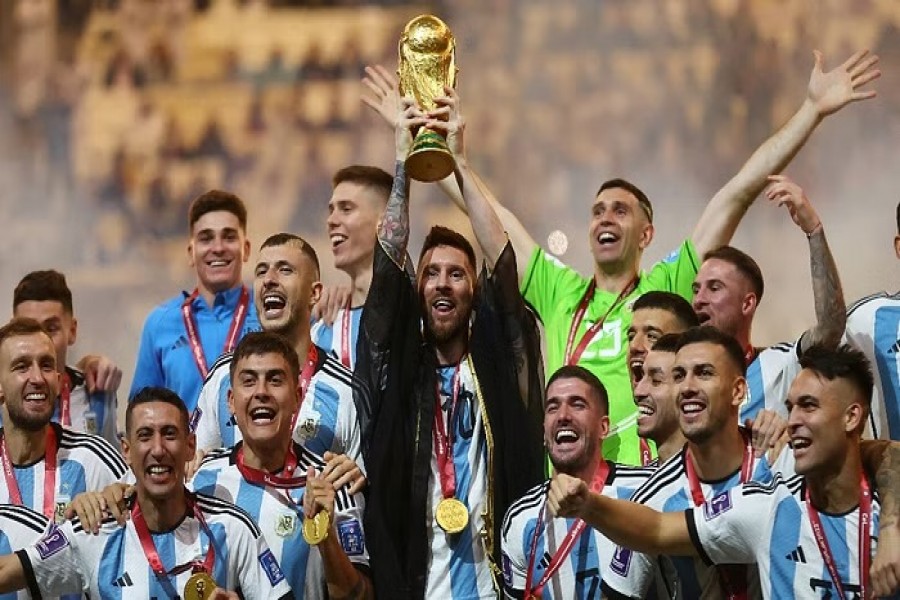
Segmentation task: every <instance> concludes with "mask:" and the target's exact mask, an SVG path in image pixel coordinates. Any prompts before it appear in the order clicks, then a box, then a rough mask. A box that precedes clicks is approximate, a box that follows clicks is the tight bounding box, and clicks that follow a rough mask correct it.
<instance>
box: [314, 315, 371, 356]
mask: <svg viewBox="0 0 900 600" xmlns="http://www.w3.org/2000/svg"><path fill="white" fill-rule="evenodd" d="M362 311H363V307H362V306H357V307H355V308H351V309H350V311H349V312H350V318H349V323H348V324H349V326H350V327H349V336H348V338H347V342H348V344H349V348H348V350H349V351H350V352H349V353H350V356H349V357H348V359H349V365H350V366H349V368H350V370H353V367H354V366H355V365H356V339H357V338H358V337H359V321H360V319H361V318H362ZM347 312H348V311H347V309H346V308H342V309H341V310H339V311H338V314H337V317H336V318H335V320H334V323H332V324H331V325H326V324H325V321H323V320H322V319H319V320H317V321H315V322H313V324H312V327H311V328H310V336H311V339H312V341H313V344H315V345H316V346H318V347H320V348H324V349H325V350H326V351H327V352H328V354H330V355H331V356H333V357H334V358H336V359H337V361H338V362H339V363H341V364H344V360H343V359H344V356H343V353H344V351H343V348H342V347H341V346H342V344H343V335H344V315H345V314H346V313H347Z"/></svg>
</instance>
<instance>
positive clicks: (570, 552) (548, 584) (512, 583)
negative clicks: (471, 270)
mask: <svg viewBox="0 0 900 600" xmlns="http://www.w3.org/2000/svg"><path fill="white" fill-rule="evenodd" d="M608 406H609V399H608V397H607V395H606V389H605V388H604V387H603V384H602V383H600V380H599V379H597V377H596V376H595V375H594V374H593V373H591V372H590V371H588V370H587V369H585V368H583V367H579V366H577V365H568V366H564V367H560V369H559V370H558V371H556V373H554V374H553V375H552V376H551V377H550V382H549V384H548V385H547V401H546V403H545V407H544V446H545V447H546V448H547V452H548V453H549V455H550V460H551V462H552V463H553V469H554V471H555V472H557V473H566V474H568V475H571V476H572V477H576V478H579V479H580V480H582V481H584V482H585V483H586V484H587V485H589V486H590V487H591V489H592V490H593V491H595V492H597V493H601V494H603V495H607V496H611V497H613V498H628V497H630V496H631V494H632V492H633V491H634V489H635V488H636V487H638V486H639V485H640V484H641V483H643V482H644V480H645V479H646V478H647V477H648V476H649V475H650V473H651V472H652V471H651V470H649V469H642V468H638V467H629V466H623V465H618V464H616V463H612V462H609V461H606V460H604V458H603V456H602V455H601V453H600V446H601V444H602V443H603V436H605V435H606V434H607V432H608V431H609V417H608V416H607V414H606V412H607V407H608ZM549 486H550V482H549V481H545V482H544V483H542V484H540V485H538V486H536V487H534V488H532V489H531V490H529V491H528V493H526V494H525V495H524V496H522V497H521V498H520V499H518V500H517V501H516V502H514V503H513V504H512V506H510V507H509V510H508V511H507V512H506V517H505V518H504V520H503V530H502V531H503V588H504V591H505V595H506V597H508V598H535V597H541V598H544V599H545V600H549V599H551V598H559V599H565V600H574V599H577V598H584V599H586V600H587V599H593V598H598V597H599V594H600V583H601V581H602V573H603V570H604V569H605V568H606V567H607V566H608V565H609V563H610V560H611V559H612V558H613V553H614V551H615V549H616V546H615V544H613V543H612V542H610V541H609V540H607V539H606V538H605V537H603V536H602V535H601V534H600V533H599V532H597V531H596V530H591V529H588V530H587V531H585V530H584V523H583V522H579V521H578V520H576V519H565V518H553V517H552V515H550V514H549V513H548V511H547V510H546V499H547V490H548V488H549Z"/></svg>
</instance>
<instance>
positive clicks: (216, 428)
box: [191, 348, 362, 466]
mask: <svg viewBox="0 0 900 600" xmlns="http://www.w3.org/2000/svg"><path fill="white" fill-rule="evenodd" d="M231 361H232V355H231V354H230V353H229V354H225V355H223V356H222V357H221V358H220V359H219V360H217V361H216V364H215V366H214V368H213V370H212V371H211V372H210V373H209V376H208V377H207V378H206V382H205V383H204V384H203V391H202V392H201V394H200V400H199V402H198V404H197V408H196V409H195V411H194V414H193V416H192V418H191V423H192V426H193V429H194V433H196V434H197V447H198V448H200V449H201V450H211V449H213V448H221V447H231V446H233V445H234V444H236V443H238V442H239V441H241V440H242V439H243V436H242V435H241V431H240V430H239V429H238V426H237V421H236V420H235V418H234V415H232V414H231V411H230V410H229V409H228V392H229V391H230V390H231V379H230V377H229V369H230V368H231ZM355 385H356V384H355V383H354V380H353V373H352V372H350V370H348V369H347V368H346V367H344V366H343V365H342V364H341V363H339V362H338V361H337V360H336V359H335V358H334V357H332V356H329V355H327V354H326V352H325V351H324V350H322V349H321V348H319V349H318V362H317V363H316V369H315V372H314V373H313V376H312V378H311V379H310V383H309V388H308V389H307V390H306V395H305V396H304V397H303V403H302V404H301V405H300V415H299V417H298V418H297V423H296V425H295V427H294V440H295V441H296V442H298V443H299V444H300V445H302V446H305V447H307V448H308V449H309V450H311V451H312V452H314V453H315V454H324V453H325V452H336V453H338V454H346V455H347V456H348V457H350V458H351V459H353V460H354V461H356V463H357V464H359V465H360V466H362V458H361V441H360V440H361V435H362V434H361V432H360V424H359V418H358V416H357V413H356V404H355V403H354V400H353V394H354V386H355Z"/></svg>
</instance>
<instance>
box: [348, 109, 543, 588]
mask: <svg viewBox="0 0 900 600" xmlns="http://www.w3.org/2000/svg"><path fill="white" fill-rule="evenodd" d="M392 119H393V120H396V122H397V128H396V161H397V162H396V167H395V168H396V174H395V177H394V185H393V189H392V191H391V197H390V199H389V200H388V205H387V208H386V209H385V214H384V216H383V218H382V220H381V224H380V226H379V230H378V244H377V245H376V246H375V263H374V273H373V276H372V286H371V288H370V290H369V295H368V298H367V299H366V305H365V309H364V310H363V327H362V331H361V336H362V337H361V341H360V345H359V348H360V354H359V355H358V356H357V361H358V362H357V369H356V370H357V374H359V375H361V376H363V377H365V378H366V380H367V382H368V383H369V385H370V386H371V389H372V394H373V406H374V408H375V410H374V412H373V421H372V428H371V430H370V431H369V434H368V437H367V438H366V445H365V446H364V449H365V450H366V454H365V462H366V467H367V469H368V472H369V477H370V481H371V486H370V490H369V496H368V498H367V505H366V514H365V519H366V536H367V539H368V548H369V552H370V556H371V558H372V574H373V578H374V584H375V589H376V594H377V595H378V596H379V597H385V598H392V599H395V598H397V599H403V598H416V599H420V598H435V599H437V598H441V599H444V598H446V599H455V598H496V594H497V591H496V587H495V586H496V585H497V584H496V580H495V577H496V576H497V575H499V564H500V525H501V521H502V515H503V514H504V513H505V511H506V509H507V508H508V506H509V504H510V503H511V502H512V501H513V500H515V499H516V498H518V497H520V496H521V495H522V494H523V493H525V491H527V490H528V489H529V488H530V487H532V486H534V485H536V484H537V483H539V482H540V481H541V480H542V479H543V476H542V462H543V460H542V452H541V444H540V436H541V430H540V419H541V417H540V412H541V396H542V392H543V387H542V386H541V383H540V372H539V371H540V364H541V363H540V349H539V339H538V334H537V330H536V326H535V321H534V318H533V316H532V315H530V313H528V311H527V309H526V307H525V305H524V302H523V301H522V299H521V296H520V294H519V293H518V290H517V285H516V281H517V278H516V274H515V256H514V254H513V250H512V247H511V246H510V245H509V243H508V240H507V239H506V236H505V234H504V233H503V229H502V227H501V226H500V223H499V221H498V220H497V218H496V215H494V216H493V219H491V218H490V216H488V215H482V216H484V217H485V219H484V220H482V219H481V217H478V218H473V228H474V229H475V234H476V237H477V239H478V241H479V244H480V245H481V247H482V250H483V253H484V256H485V258H486V260H487V269H485V271H483V273H482V276H481V278H479V279H478V280H477V282H476V268H475V265H476V262H475V253H474V251H473V249H472V246H471V245H470V244H469V242H468V241H467V240H466V239H465V238H464V237H462V236H461V235H459V234H458V233H456V232H453V231H451V230H449V229H446V228H443V227H434V228H432V229H431V231H430V233H429V234H428V236H427V238H426V240H425V243H424V244H423V248H422V252H421V255H420V258H419V261H418V267H417V269H416V276H415V283H413V280H412V278H411V275H412V274H411V271H412V269H411V268H410V267H411V263H410V259H409V257H408V255H407V244H408V242H409V231H410V229H409V203H408V202H409V200H408V193H409V179H408V177H407V174H406V168H405V166H404V160H405V158H406V155H407V152H408V149H409V147H410V144H411V142H412V135H411V133H410V127H418V126H420V125H423V124H425V123H426V122H427V123H428V125H429V127H431V126H434V127H435V128H438V127H441V124H443V126H444V129H445V130H446V131H447V134H448V143H449V145H450V148H451V150H452V151H453V152H454V158H455V159H456V165H457V167H458V169H459V176H460V177H461V178H462V182H463V186H464V196H465V197H466V198H467V199H471V197H473V196H476V195H478V194H480V192H479V191H478V189H477V188H476V187H474V183H473V181H472V179H471V176H470V170H469V168H468V166H467V164H466V160H465V154H464V150H463V145H462V131H461V121H459V119H457V118H456V115H454V116H452V117H451V119H450V122H447V123H445V122H443V121H437V120H435V118H434V117H428V116H426V115H424V114H423V113H421V112H420V111H419V109H418V108H416V106H415V104H414V101H412V100H411V99H404V101H403V103H402V105H401V107H400V109H399V111H398V114H397V115H394V117H393V118H392ZM485 205H486V204H485ZM488 229H490V234H489V235H487V234H486V232H487V230H488ZM488 273H490V275H488Z"/></svg>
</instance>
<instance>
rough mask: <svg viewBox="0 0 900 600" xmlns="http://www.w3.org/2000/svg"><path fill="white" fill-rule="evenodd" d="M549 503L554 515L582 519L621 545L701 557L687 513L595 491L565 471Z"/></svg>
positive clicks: (559, 475) (553, 484) (552, 485)
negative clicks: (652, 506)
mask: <svg viewBox="0 0 900 600" xmlns="http://www.w3.org/2000/svg"><path fill="white" fill-rule="evenodd" d="M547 505H548V506H549V508H550V512H551V513H552V514H553V516H556V517H577V518H580V519H582V520H584V521H585V522H586V523H587V524H588V525H590V526H591V527H593V528H594V529H597V530H598V531H600V533H602V534H603V535H605V536H606V537H608V538H609V539H610V540H612V541H613V542H615V543H616V544H619V545H620V546H624V547H626V548H631V549H632V550H637V551H638V552H643V553H645V554H666V555H669V556H699V553H698V552H697V549H696V547H695V546H694V544H693V542H692V541H691V535H690V532H688V527H687V521H686V520H685V516H684V513H683V512H671V513H663V512H658V511H656V510H653V509H652V508H649V507H647V506H644V505H642V504H637V503H635V502H629V501H627V500H616V499H614V498H609V497H606V496H602V495H600V494H594V493H592V492H591V491H590V489H588V485H587V484H586V483H585V482H584V481H582V480H581V479H578V478H576V477H570V476H569V475H565V474H562V473H557V474H556V475H554V476H553V481H552V482H551V483H550V491H549V492H548V496H547Z"/></svg>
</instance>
